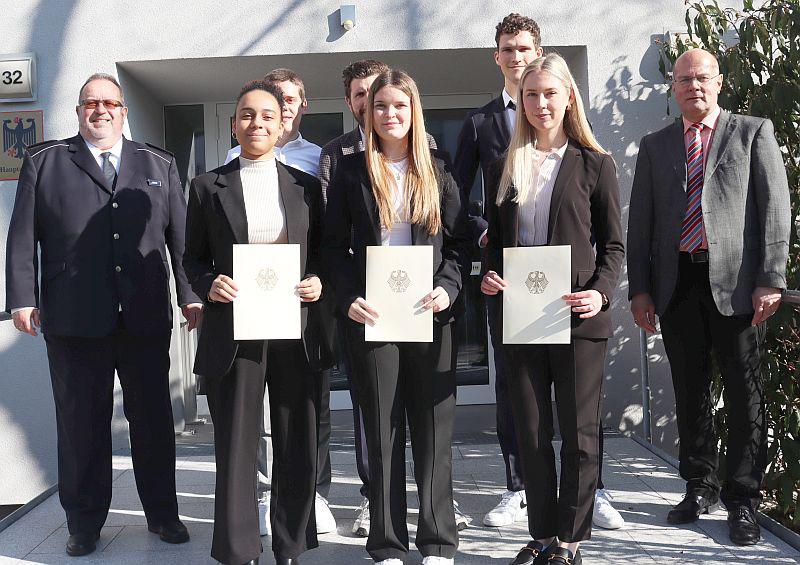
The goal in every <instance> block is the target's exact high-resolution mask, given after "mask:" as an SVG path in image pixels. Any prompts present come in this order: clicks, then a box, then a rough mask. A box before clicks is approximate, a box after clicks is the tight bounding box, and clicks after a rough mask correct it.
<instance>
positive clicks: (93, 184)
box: [6, 74, 202, 555]
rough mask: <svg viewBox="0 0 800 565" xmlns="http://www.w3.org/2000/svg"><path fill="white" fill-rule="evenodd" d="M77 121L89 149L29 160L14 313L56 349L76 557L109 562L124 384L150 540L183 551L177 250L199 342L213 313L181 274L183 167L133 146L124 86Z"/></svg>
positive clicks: (9, 276)
mask: <svg viewBox="0 0 800 565" xmlns="http://www.w3.org/2000/svg"><path fill="white" fill-rule="evenodd" d="M76 111H77V114H78V124H79V131H80V134H79V135H76V136H75V137H72V138H69V139H65V140H59V141H47V142H45V143H41V144H38V145H34V146H31V147H28V148H27V150H26V151H25V158H24V162H23V165H22V171H21V173H20V179H19V184H18V186H17V195H16V200H15V203H14V211H13V214H12V216H11V224H10V227H9V232H8V245H7V252H6V300H7V310H8V311H9V312H11V314H12V316H13V319H14V326H15V327H16V328H17V329H18V330H19V331H22V332H25V333H29V334H31V335H34V336H35V335H36V333H37V327H38V326H40V325H41V331H42V333H43V334H44V339H45V342H46V344H47V355H48V359H49V362H50V377H51V380H52V385H53V397H54V400H55V405H56V420H57V428H58V487H59V497H60V500H61V505H62V506H63V507H64V510H65V511H66V514H67V526H68V528H69V533H70V536H69V540H68V541H67V546H66V550H67V553H68V554H69V555H85V554H87V553H91V552H92V551H94V550H95V547H96V542H97V540H98V539H99V537H100V530H101V528H102V527H103V524H104V523H105V520H106V516H107V514H108V509H109V505H110V503H111V482H112V473H111V416H112V411H113V388H114V372H115V371H116V373H117V374H118V376H119V380H120V383H121V385H122V390H123V397H124V408H125V416H126V418H127V419H128V422H129V424H130V439H131V453H132V457H133V470H134V475H135V477H136V486H137V489H138V491H139V498H140V499H141V501H142V506H143V508H144V513H145V516H146V518H147V524H148V528H149V530H150V531H151V532H154V533H157V534H158V535H159V536H160V538H161V539H162V540H164V541H166V542H169V543H182V542H185V541H187V540H188V539H189V534H188V532H187V530H186V527H185V526H184V525H183V524H182V523H181V521H180V520H179V519H178V503H177V497H176V494H175V434H174V427H173V421H172V406H171V401H170V395H169V382H168V381H169V344H170V334H171V329H172V306H171V299H170V293H169V284H168V283H169V268H170V267H169V262H168V260H167V256H166V252H165V248H168V249H169V254H170V259H171V262H172V271H173V274H174V276H175V286H176V289H177V293H178V303H179V304H181V306H182V309H183V315H184V316H185V317H186V319H187V320H188V321H189V329H190V330H191V329H193V328H194V327H195V326H196V325H197V323H198V322H199V320H200V316H201V312H202V305H201V304H200V300H199V299H198V298H197V297H196V296H195V295H194V294H193V293H192V290H191V288H190V287H189V284H188V283H187V281H186V275H185V274H184V272H183V267H182V265H181V259H182V254H183V239H184V224H185V220H186V202H185V199H184V195H183V190H182V187H181V183H180V180H179V178H178V171H177V168H176V164H175V159H174V157H173V156H172V155H171V154H170V153H168V152H167V151H164V150H163V149H159V148H157V147H154V146H151V145H145V144H141V143H135V142H132V141H128V140H127V139H124V138H123V137H122V126H123V124H124V122H125V117H126V116H127V111H128V109H127V108H126V107H125V103H124V98H123V94H122V89H121V88H120V85H119V83H118V82H117V80H116V79H115V78H114V77H113V76H110V75H104V74H96V75H92V76H91V77H89V79H88V80H87V81H86V82H85V83H84V85H83V87H82V88H81V90H80V94H79V102H78V106H77V108H76ZM40 252H41V283H40V282H39V272H38V271H39V260H38V255H39V253H40Z"/></svg>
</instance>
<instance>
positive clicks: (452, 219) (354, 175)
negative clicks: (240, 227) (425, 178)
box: [322, 151, 468, 324]
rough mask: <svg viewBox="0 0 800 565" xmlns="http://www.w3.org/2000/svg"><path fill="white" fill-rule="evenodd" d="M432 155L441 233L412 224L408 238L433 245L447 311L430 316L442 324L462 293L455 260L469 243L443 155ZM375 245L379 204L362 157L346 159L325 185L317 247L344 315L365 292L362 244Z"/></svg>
mask: <svg viewBox="0 0 800 565" xmlns="http://www.w3.org/2000/svg"><path fill="white" fill-rule="evenodd" d="M431 155H432V158H433V164H434V168H435V170H436V176H437V179H438V182H439V195H440V199H441V214H442V229H441V230H439V232H438V233H437V234H436V235H430V234H429V233H428V231H427V230H426V229H425V228H424V227H423V226H418V225H413V226H412V228H411V240H412V243H413V244H414V245H432V246H433V273H434V275H433V286H434V288H435V287H437V286H441V287H442V288H443V289H445V291H447V294H448V296H449V297H450V307H449V308H447V309H446V310H443V311H441V312H437V313H436V314H434V320H435V321H436V322H438V323H442V324H444V323H448V322H450V321H452V320H453V315H454V312H453V305H454V304H455V303H456V298H457V297H458V293H459V292H460V290H461V269H460V268H459V259H460V256H461V254H462V253H464V249H465V247H466V246H467V245H468V241H467V236H466V232H465V230H464V215H465V214H464V209H463V207H462V206H461V199H460V198H459V192H458V187H457V186H456V184H455V181H454V180H453V177H452V176H451V174H450V167H449V165H448V164H447V159H446V155H444V154H443V153H441V152H439V151H431ZM351 234H352V239H351ZM351 241H352V253H351V252H350V249H351ZM380 244H381V227H380V217H379V215H378V205H377V203H376V202H375V197H374V196H373V194H372V185H371V183H370V181H369V176H368V175H367V167H366V161H365V158H364V153H357V154H355V155H345V156H343V157H342V158H341V159H340V160H339V164H338V165H337V167H336V176H335V177H334V179H333V181H332V182H331V184H330V186H329V187H328V207H327V210H326V212H325V237H324V238H323V244H322V261H323V266H324V269H323V272H324V273H325V274H326V276H327V279H328V280H329V281H330V282H331V284H332V285H333V287H334V291H335V294H336V300H337V303H338V306H339V310H340V312H341V313H342V315H344V316H345V317H347V311H348V309H349V308H350V305H351V304H352V303H353V301H355V299H356V298H358V297H359V296H360V297H363V296H364V293H365V287H366V264H367V246H368V245H380Z"/></svg>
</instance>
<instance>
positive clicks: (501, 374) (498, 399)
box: [485, 295, 525, 492]
mask: <svg viewBox="0 0 800 565" xmlns="http://www.w3.org/2000/svg"><path fill="white" fill-rule="evenodd" d="M485 299H486V312H487V315H488V318H489V334H490V336H491V340H492V350H493V351H494V393H495V409H496V414H497V441H498V442H499V443H500V451H501V452H502V453H503V461H504V462H505V465H506V488H507V489H508V490H511V491H514V492H516V491H520V490H525V480H524V479H523V475H522V462H521V461H520V455H519V446H518V443H517V435H516V431H515V427H514V414H513V412H512V410H511V399H510V398H509V391H508V377H507V372H508V367H507V365H508V362H507V360H506V355H505V351H504V348H505V346H504V345H503V332H502V328H503V326H502V323H501V322H500V321H499V320H500V319H501V318H500V312H501V309H502V302H501V301H502V295H498V296H495V297H488V296H487V297H485ZM495 328H497V329H495Z"/></svg>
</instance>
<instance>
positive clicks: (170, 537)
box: [147, 520, 189, 543]
mask: <svg viewBox="0 0 800 565" xmlns="http://www.w3.org/2000/svg"><path fill="white" fill-rule="evenodd" d="M147 529H148V530H150V531H151V532H153V533H154V534H158V537H160V538H161V541H165V542H167V543H185V542H187V541H189V530H187V529H186V526H184V525H183V522H181V521H180V520H173V521H171V522H165V523H163V524H159V525H158V526H153V525H150V524H148V525H147Z"/></svg>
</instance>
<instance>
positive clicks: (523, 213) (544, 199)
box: [517, 142, 569, 247]
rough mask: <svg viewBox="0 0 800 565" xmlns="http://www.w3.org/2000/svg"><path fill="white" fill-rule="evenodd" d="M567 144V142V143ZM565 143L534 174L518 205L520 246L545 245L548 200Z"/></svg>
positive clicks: (564, 149) (565, 147)
mask: <svg viewBox="0 0 800 565" xmlns="http://www.w3.org/2000/svg"><path fill="white" fill-rule="evenodd" d="M567 143H569V142H567ZM567 143H565V144H564V145H563V146H561V147H559V148H558V149H556V150H555V151H552V152H551V153H550V154H549V155H548V156H547V157H545V159H544V161H542V163H541V164H540V165H539V167H538V170H537V171H535V172H534V175H533V180H532V181H531V183H532V184H531V188H530V190H529V191H528V196H527V197H526V198H525V201H524V202H522V203H521V204H520V205H519V213H518V216H517V217H518V224H517V229H518V230H519V233H518V234H517V235H518V238H519V244H520V245H521V246H525V247H529V246H532V245H547V228H548V225H549V223H550V199H551V197H552V196H553V187H554V186H555V184H556V178H557V177H558V171H559V170H560V169H561V161H562V160H563V158H564V153H565V152H566V150H567Z"/></svg>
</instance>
